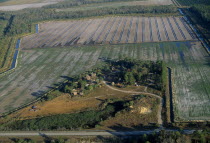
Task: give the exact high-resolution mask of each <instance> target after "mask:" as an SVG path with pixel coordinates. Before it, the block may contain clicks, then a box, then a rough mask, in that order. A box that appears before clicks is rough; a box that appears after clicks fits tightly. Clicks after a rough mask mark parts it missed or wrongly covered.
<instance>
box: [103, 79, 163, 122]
mask: <svg viewBox="0 0 210 143" xmlns="http://www.w3.org/2000/svg"><path fill="white" fill-rule="evenodd" d="M103 83H104V84H105V85H106V86H107V87H108V88H110V89H112V90H116V91H119V92H124V93H131V94H143V95H148V96H154V97H156V98H158V99H160V104H159V109H158V113H157V116H158V123H159V124H160V125H161V126H162V124H163V121H162V118H161V111H162V106H163V104H162V103H163V101H162V98H161V97H160V96H158V95H156V94H152V93H148V92H137V91H125V90H121V89H117V88H114V87H112V86H110V85H108V84H107V83H106V81H103Z"/></svg>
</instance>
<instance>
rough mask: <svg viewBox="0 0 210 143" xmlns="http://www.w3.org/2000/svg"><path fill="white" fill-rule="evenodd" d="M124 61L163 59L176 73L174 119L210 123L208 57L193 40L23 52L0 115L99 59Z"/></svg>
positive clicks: (6, 81)
mask: <svg viewBox="0 0 210 143" xmlns="http://www.w3.org/2000/svg"><path fill="white" fill-rule="evenodd" d="M122 57H131V58H135V59H141V60H150V61H157V60H164V61H165V62H166V63H167V65H168V66H170V67H171V68H172V69H173V73H174V74H173V78H174V87H175V88H174V91H175V100H174V101H175V111H176V114H177V116H176V117H180V118H181V119H185V120H198V119H203V120H204V119H208V120H209V119H210V111H209V110H208V109H209V107H210V106H209V102H208V101H209V99H210V89H209V86H210V77H209V76H208V75H210V70H209V69H210V67H209V66H210V63H209V55H208V54H207V52H206V51H205V49H204V48H203V47H202V46H201V44H200V43H199V42H189V41H188V42H164V43H142V44H127V45H126V44H125V45H111V46H110V45H107V46H97V45H94V46H81V47H66V48H61V47H60V48H59V47H58V48H43V49H33V50H22V51H21V52H20V54H19V65H18V68H17V69H16V71H15V72H13V73H12V74H10V75H7V76H5V77H3V78H1V82H0V95H1V96H0V112H1V113H2V112H5V111H8V110H11V109H13V108H15V107H18V106H20V105H22V104H24V103H27V102H29V101H31V100H33V99H35V98H36V97H38V96H40V95H41V94H42V93H44V92H45V91H47V90H49V89H50V87H52V86H54V84H56V83H58V82H61V81H63V80H64V79H65V77H66V76H73V75H76V74H79V73H81V72H84V71H85V70H88V69H90V68H91V67H93V66H94V65H96V64H100V62H101V58H110V59H119V58H122ZM177 119H178V118H177ZM181 119H179V120H181Z"/></svg>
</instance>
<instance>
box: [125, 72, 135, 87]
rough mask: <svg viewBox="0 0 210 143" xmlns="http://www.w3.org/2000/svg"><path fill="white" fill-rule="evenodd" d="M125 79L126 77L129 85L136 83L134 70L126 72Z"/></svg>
mask: <svg viewBox="0 0 210 143" xmlns="http://www.w3.org/2000/svg"><path fill="white" fill-rule="evenodd" d="M124 79H125V82H126V83H127V84H129V85H132V84H134V83H135V81H136V80H135V78H134V76H133V73H132V72H126V73H125V75H124Z"/></svg>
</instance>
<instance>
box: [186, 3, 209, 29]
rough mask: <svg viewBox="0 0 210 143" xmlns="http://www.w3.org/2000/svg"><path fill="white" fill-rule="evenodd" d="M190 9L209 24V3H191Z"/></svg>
mask: <svg viewBox="0 0 210 143" xmlns="http://www.w3.org/2000/svg"><path fill="white" fill-rule="evenodd" d="M190 10H191V11H192V12H194V13H195V14H197V15H198V17H201V18H202V19H203V21H204V22H206V24H207V25H210V4H209V5H203V4H202V5H200V4H199V5H193V6H192V7H191V8H190Z"/></svg>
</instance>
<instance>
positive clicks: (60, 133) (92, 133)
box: [0, 129, 195, 136]
mask: <svg viewBox="0 0 210 143" xmlns="http://www.w3.org/2000/svg"><path fill="white" fill-rule="evenodd" d="M159 131H160V129H155V130H148V131H117V132H115V131H55V132H53V131H49V132H29V131H27V132H22V131H20V132H0V136H125V135H127V136H129V135H143V134H152V133H154V132H156V133H158V132H159ZM165 131H170V132H171V131H172V132H173V131H174V132H175V131H178V130H169V129H167V130H165ZM194 131H195V130H184V131H183V133H184V134H192V133H193V132H194Z"/></svg>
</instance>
